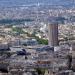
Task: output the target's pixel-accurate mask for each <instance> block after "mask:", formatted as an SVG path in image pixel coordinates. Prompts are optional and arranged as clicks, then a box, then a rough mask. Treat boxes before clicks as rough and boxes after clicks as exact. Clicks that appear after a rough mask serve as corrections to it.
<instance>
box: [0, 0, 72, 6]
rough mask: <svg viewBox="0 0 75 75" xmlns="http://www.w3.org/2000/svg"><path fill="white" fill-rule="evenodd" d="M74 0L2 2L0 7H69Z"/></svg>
mask: <svg viewBox="0 0 75 75" xmlns="http://www.w3.org/2000/svg"><path fill="white" fill-rule="evenodd" d="M72 1H73V0H0V6H15V5H32V4H37V3H40V4H46V5H47V4H50V5H52V4H53V5H56V4H57V5H67V4H72V3H73V2H72Z"/></svg>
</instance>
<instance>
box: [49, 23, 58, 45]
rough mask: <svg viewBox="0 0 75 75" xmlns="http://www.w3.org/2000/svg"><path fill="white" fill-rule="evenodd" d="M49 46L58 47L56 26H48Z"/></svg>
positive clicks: (52, 24) (51, 24)
mask: <svg viewBox="0 0 75 75" xmlns="http://www.w3.org/2000/svg"><path fill="white" fill-rule="evenodd" d="M48 36H49V46H58V44H59V42H58V24H57V23H50V24H48Z"/></svg>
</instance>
